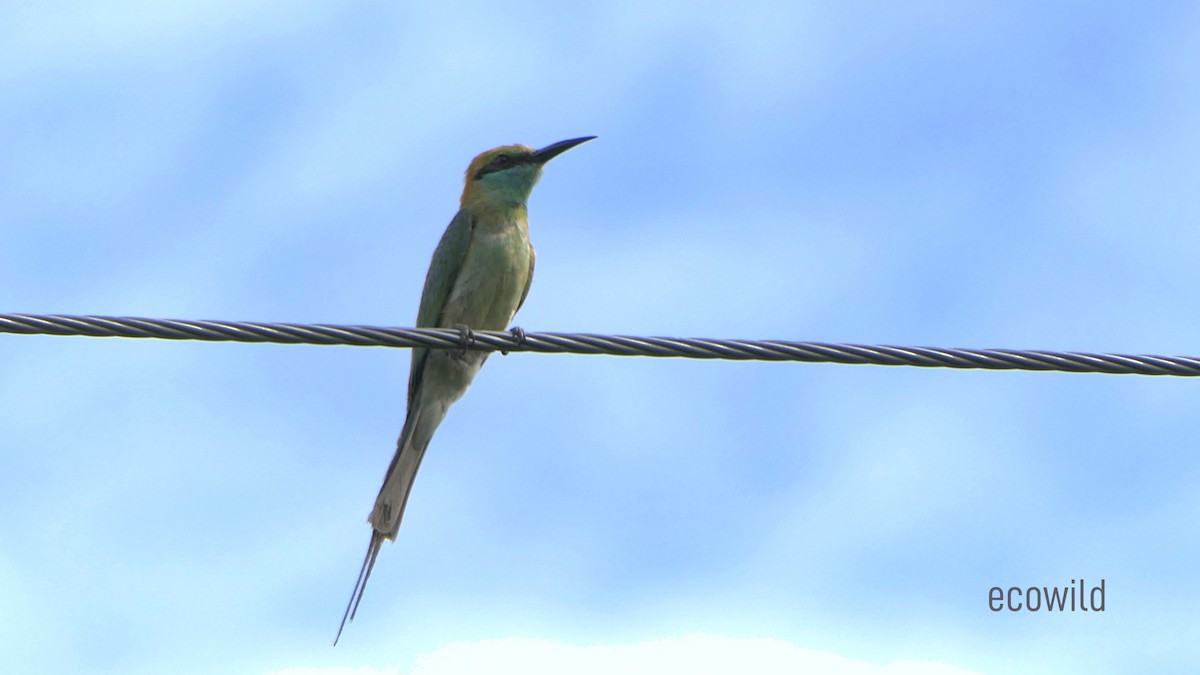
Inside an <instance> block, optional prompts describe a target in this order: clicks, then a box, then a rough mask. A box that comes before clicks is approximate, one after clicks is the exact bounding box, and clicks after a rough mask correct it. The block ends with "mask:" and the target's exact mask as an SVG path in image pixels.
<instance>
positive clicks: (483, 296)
mask: <svg viewBox="0 0 1200 675" xmlns="http://www.w3.org/2000/svg"><path fill="white" fill-rule="evenodd" d="M594 138H596V137H595V136H584V137H581V138H572V139H569V140H565V141H559V142H558V143H553V144H551V145H548V146H546V147H544V148H541V149H540V150H534V149H533V148H531V147H529V146H526V145H504V146H501V147H498V148H493V149H491V150H488V151H487V152H484V153H482V154H480V155H479V156H477V157H476V158H475V159H474V160H472V161H471V164H470V166H468V167H467V172H466V180H465V185H464V187H463V193H462V199H461V202H460V208H459V211H458V213H457V214H456V215H455V216H454V219H453V220H451V221H450V225H449V226H447V228H446V232H445V233H444V234H443V235H442V239H441V241H440V242H438V245H437V248H436V249H435V250H434V253H433V260H432V262H431V263H430V265H429V272H428V274H427V275H426V277H425V287H424V289H423V290H422V292H421V304H420V307H419V309H418V311H417V327H418V328H455V329H457V330H459V331H460V333H461V334H462V336H463V338H464V345H465V344H467V343H468V342H469V340H470V336H471V331H473V330H504V329H505V328H507V327H508V326H509V324H510V323H511V322H512V320H513V317H514V316H515V315H516V313H517V310H519V309H520V308H521V305H522V304H524V302H525V297H526V296H527V295H528V294H529V286H530V283H531V282H532V281H533V266H534V260H535V254H534V251H533V246H532V245H531V244H530V243H529V222H528V210H527V206H526V203H527V202H528V201H529V195H530V193H531V192H532V191H533V186H534V185H535V184H536V183H537V181H538V179H539V178H540V177H541V175H542V167H544V166H545V164H546V162H548V161H550V160H551V159H554V158H555V157H557V156H559V155H560V154H562V153H564V152H566V151H567V150H570V149H571V148H573V147H575V146H577V145H580V144H581V143H586V142H587V141H590V140H592V139H594ZM513 331H514V334H515V335H518V336H523V335H524V333H523V331H521V330H520V329H519V328H514V329H513ZM487 357H488V352H485V351H472V350H468V349H466V348H465V346H464V348H462V349H428V348H424V347H417V348H414V349H413V351H412V366H411V367H410V369H409V376H408V412H407V414H406V415H405V419H404V426H403V427H402V428H401V431H400V437H399V439H398V440H397V441H396V454H395V455H394V456H393V457H392V463H391V465H390V466H388V470H387V473H386V474H385V476H384V480H383V486H382V487H381V488H380V489H379V496H378V497H376V499H375V506H374V508H373V509H372V510H371V515H370V517H369V518H368V519H367V521H368V522H369V523H370V524H371V527H372V531H371V540H370V543H369V544H368V546H367V554H366V556H365V557H364V558H363V562H362V567H361V568H360V569H359V573H358V579H357V581H355V584H354V591H353V592H352V593H351V594H350V602H349V603H347V605H346V611H345V613H344V614H343V615H342V622H341V625H339V626H338V633H337V637H335V638H334V640H333V644H334V645H337V642H338V640H339V639H340V638H341V635H342V631H343V629H344V628H345V627H346V622H347V620H349V621H353V620H354V616H355V614H357V612H358V607H359V604H360V603H361V602H362V597H363V592H364V591H365V590H366V587H367V581H368V580H369V579H370V578H371V571H372V570H373V569H374V567H375V559H376V558H377V557H378V556H379V550H380V547H381V546H382V545H383V541H384V540H385V539H390V540H393V541H394V540H395V538H396V533H397V532H398V531H399V529H400V521H401V519H402V518H403V516H404V507H405V504H406V503H407V502H408V496H409V493H410V492H411V490H412V486H413V479H414V478H416V475H417V469H418V468H419V467H420V465H421V458H422V457H424V456H425V450H426V448H427V447H428V446H429V440H430V439H431V438H432V437H433V433H434V431H436V430H437V428H438V425H440V424H441V422H442V419H443V418H445V416H446V412H447V411H448V410H449V409H450V406H451V405H452V404H453V403H454V402H455V401H457V400H458V399H459V398H461V397H462V395H463V394H464V393H466V391H467V388H468V387H469V386H470V385H471V381H472V380H474V379H475V375H476V374H477V373H478V372H479V369H480V368H481V367H483V363H484V361H486V360H487Z"/></svg>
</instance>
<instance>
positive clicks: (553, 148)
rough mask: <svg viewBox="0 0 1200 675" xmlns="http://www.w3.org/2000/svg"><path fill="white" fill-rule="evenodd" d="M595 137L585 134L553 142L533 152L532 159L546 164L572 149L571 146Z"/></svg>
mask: <svg viewBox="0 0 1200 675" xmlns="http://www.w3.org/2000/svg"><path fill="white" fill-rule="evenodd" d="M593 138H595V136H584V137H583V138H572V139H571V140H569V141H559V142H557V143H552V144H550V145H547V146H546V147H544V148H542V149H541V150H538V151H537V152H535V153H533V157H531V158H530V159H532V160H533V161H534V162H535V163H537V164H545V163H546V162H549V161H550V160H552V159H554V158H555V157H558V156H559V155H561V154H563V153H564V152H566V151H568V150H570V149H571V148H573V147H575V146H577V145H579V144H581V143H587V142H588V141H590V140H592V139H593Z"/></svg>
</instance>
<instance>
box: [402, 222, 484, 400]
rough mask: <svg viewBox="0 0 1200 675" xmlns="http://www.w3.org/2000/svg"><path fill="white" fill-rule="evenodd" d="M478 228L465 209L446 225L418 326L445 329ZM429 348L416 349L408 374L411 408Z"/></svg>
mask: <svg viewBox="0 0 1200 675" xmlns="http://www.w3.org/2000/svg"><path fill="white" fill-rule="evenodd" d="M474 229H475V219H474V218H472V217H471V215H470V214H469V213H467V212H466V211H465V210H462V211H459V212H458V214H457V215H455V216H454V220H451V221H450V225H449V226H447V227H446V232H445V234H443V235H442V240H441V241H440V242H438V245H437V249H436V250H434V252H433V262H431V263H429V273H428V274H426V275H425V289H424V290H423V291H421V307H420V309H419V310H417V327H418V328H439V327H440V328H445V326H442V325H441V318H442V310H443V309H445V307H446V300H447V299H449V297H450V289H452V288H454V282H455V281H457V280H458V273H459V271H460V270H461V269H462V264H463V260H464V259H465V258H466V257H467V248H468V247H469V246H470V245H471V232H472V230H474ZM428 357H429V350H428V349H423V348H417V349H414V350H413V362H412V370H411V371H409V374H408V405H409V406H410V407H411V406H412V402H413V399H414V398H415V397H416V395H417V388H418V387H420V385H421V375H422V374H423V373H424V371H425V359H427V358H428Z"/></svg>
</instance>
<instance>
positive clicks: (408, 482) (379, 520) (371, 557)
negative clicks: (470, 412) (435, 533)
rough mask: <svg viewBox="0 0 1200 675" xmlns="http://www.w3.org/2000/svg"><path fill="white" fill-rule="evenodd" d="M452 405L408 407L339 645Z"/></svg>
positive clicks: (377, 502)
mask: <svg viewBox="0 0 1200 675" xmlns="http://www.w3.org/2000/svg"><path fill="white" fill-rule="evenodd" d="M448 409H449V405H448V404H446V405H442V404H439V403H433V404H429V405H423V406H417V407H415V408H414V409H413V410H410V411H409V416H408V419H406V420H405V421H404V428H403V429H402V430H401V431H400V439H399V440H398V441H397V443H396V454H395V455H393V456H392V463H391V465H390V466H388V471H387V475H386V476H385V477H384V479H383V487H381V488H380V489H379V496H378V497H376V498H375V508H373V509H372V510H371V516H370V517H369V518H368V519H367V522H369V523H371V527H372V528H373V529H372V532H371V542H370V543H369V544H368V545H367V554H366V556H364V557H363V562H362V567H361V568H360V569H359V571H358V580H357V581H355V582H354V591H353V592H351V593H350V602H348V603H347V604H346V611H345V613H343V614H342V623H341V624H340V625H339V626H338V632H337V637H335V638H334V639H333V644H334V645H335V646H336V645H337V643H338V639H340V638H341V637H342V630H343V629H344V628H345V627H346V622H347V621H354V615H355V614H357V613H358V605H359V604H360V603H361V602H362V597H363V592H364V591H366V590H367V581H368V580H369V579H370V578H371V570H373V569H374V568H375V559H376V558H378V557H379V549H380V548H381V547H382V546H383V540H384V539H392V540H394V539H395V538H396V532H398V531H399V530H400V521H401V519H402V518H403V517H404V507H405V505H406V504H407V503H408V495H409V492H410V491H411V490H412V485H413V480H414V479H415V478H416V477H417V469H419V468H420V467H421V458H423V457H424V456H425V449H426V448H427V447H429V439H431V438H433V432H434V431H436V430H437V428H438V425H439V424H441V423H442V419H444V418H445V417H446V411H447V410H448Z"/></svg>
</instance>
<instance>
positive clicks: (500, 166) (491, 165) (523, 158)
mask: <svg viewBox="0 0 1200 675" xmlns="http://www.w3.org/2000/svg"><path fill="white" fill-rule="evenodd" d="M501 157H505V158H507V161H500V158H501ZM532 158H533V155H512V154H509V153H504V154H501V155H496V156H495V157H493V158H492V161H490V162H488V163H487V164H484V165H483V166H482V167H480V169H479V171H476V172H475V180H479V179H480V178H483V177H484V176H486V175H488V174H489V173H493V172H496V171H503V170H505V169H511V168H513V167H514V166H518V165H520V164H526V163H528V162H529V160H531V159H532Z"/></svg>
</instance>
